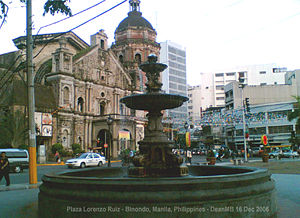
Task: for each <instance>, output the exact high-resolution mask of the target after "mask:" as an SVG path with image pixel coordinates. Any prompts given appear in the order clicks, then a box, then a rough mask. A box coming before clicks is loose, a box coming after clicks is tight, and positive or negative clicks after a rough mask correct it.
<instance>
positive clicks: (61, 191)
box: [39, 166, 277, 218]
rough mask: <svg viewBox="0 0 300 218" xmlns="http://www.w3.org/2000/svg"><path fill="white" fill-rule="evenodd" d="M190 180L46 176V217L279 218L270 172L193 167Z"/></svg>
mask: <svg viewBox="0 0 300 218" xmlns="http://www.w3.org/2000/svg"><path fill="white" fill-rule="evenodd" d="M189 173H190V176H186V177H163V178H130V177H127V176H126V175H127V169H126V168H114V167H112V168H91V169H83V170H76V171H69V172H64V173H60V174H51V175H50V174H49V175H45V176H44V177H43V178H42V180H43V184H42V185H41V186H40V193H39V216H40V217H86V216H88V217H130V218H132V217H143V218H144V217H181V216H182V217H249V218H250V217H276V212H277V207H276V196H275V188H274V181H273V180H272V179H271V178H270V174H269V173H268V171H267V170H265V169H256V168H245V167H224V166H190V167H189Z"/></svg>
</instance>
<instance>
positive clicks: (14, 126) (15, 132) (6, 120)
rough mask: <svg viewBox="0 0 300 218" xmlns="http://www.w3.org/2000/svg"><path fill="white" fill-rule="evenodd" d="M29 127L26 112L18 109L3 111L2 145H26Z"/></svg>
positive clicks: (0, 128) (1, 121)
mask: <svg viewBox="0 0 300 218" xmlns="http://www.w3.org/2000/svg"><path fill="white" fill-rule="evenodd" d="M27 132H28V127H27V124H26V118H25V115H24V113H22V112H21V111H19V110H17V111H15V112H11V111H1V114H0V147H19V146H21V145H25V141H26V137H27V136H28V134H27Z"/></svg>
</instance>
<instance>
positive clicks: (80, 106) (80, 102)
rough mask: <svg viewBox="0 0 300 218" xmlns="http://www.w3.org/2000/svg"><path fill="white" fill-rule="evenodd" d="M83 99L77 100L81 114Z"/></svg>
mask: <svg viewBox="0 0 300 218" xmlns="http://www.w3.org/2000/svg"><path fill="white" fill-rule="evenodd" d="M83 103H84V101H83V98H81V97H79V98H78V100H77V107H78V110H79V111H80V112H83Z"/></svg>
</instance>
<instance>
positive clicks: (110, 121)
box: [106, 116, 114, 167]
mask: <svg viewBox="0 0 300 218" xmlns="http://www.w3.org/2000/svg"><path fill="white" fill-rule="evenodd" d="M113 122H114V120H113V118H111V116H109V117H108V118H107V120H106V123H107V125H108V131H109V133H111V132H110V127H111V125H112V123H113ZM109 138H110V142H109V146H108V163H107V167H110V166H111V165H110V153H111V152H110V150H111V146H112V142H113V139H112V138H113V129H112V133H111V137H109Z"/></svg>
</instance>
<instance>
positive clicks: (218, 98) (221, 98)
mask: <svg viewBox="0 0 300 218" xmlns="http://www.w3.org/2000/svg"><path fill="white" fill-rule="evenodd" d="M216 99H217V100H219V101H221V100H225V98H224V97H216Z"/></svg>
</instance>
